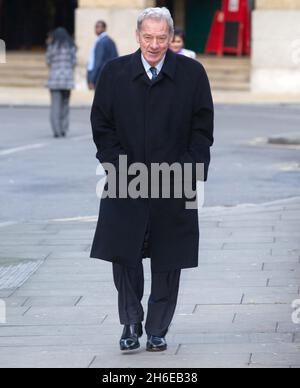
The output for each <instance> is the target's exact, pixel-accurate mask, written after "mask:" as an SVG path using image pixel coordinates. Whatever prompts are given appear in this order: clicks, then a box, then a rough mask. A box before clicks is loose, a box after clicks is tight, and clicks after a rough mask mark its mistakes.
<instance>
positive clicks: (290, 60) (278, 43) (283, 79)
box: [75, 0, 300, 93]
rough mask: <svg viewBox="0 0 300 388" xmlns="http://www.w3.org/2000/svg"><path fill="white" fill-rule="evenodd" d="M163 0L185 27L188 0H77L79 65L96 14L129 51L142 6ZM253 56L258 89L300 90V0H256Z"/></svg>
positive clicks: (123, 51) (90, 40)
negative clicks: (170, 5) (168, 0)
mask: <svg viewBox="0 0 300 388" xmlns="http://www.w3.org/2000/svg"><path fill="white" fill-rule="evenodd" d="M158 3H159V4H158ZM164 3H167V4H168V3H169V4H170V3H172V8H173V14H174V17H175V22H176V25H177V26H180V27H185V28H187V26H186V12H187V11H186V3H187V1H186V0H173V1H172V2H167V1H166V2H163V1H162V2H157V1H155V0H79V4H78V5H79V7H78V8H77V11H76V23H75V25H76V41H77V44H78V46H79V62H80V64H81V67H83V66H84V65H85V63H86V58H87V57H88V54H89V50H90V47H91V46H92V43H93V39H94V37H93V26H94V23H95V21H96V20H97V19H105V20H106V21H107V23H108V25H109V33H110V35H111V36H112V37H113V38H114V39H115V40H116V41H117V42H118V48H119V51H120V53H121V54H127V53H130V52H133V51H135V50H136V48H137V44H136V41H135V25H136V19H137V16H138V14H139V12H140V11H141V10H142V9H143V8H145V7H149V6H156V5H161V4H164ZM199 3H200V2H199ZM167 4H166V5H167ZM251 60H252V74H251V88H252V90H253V91H254V92H275V93H276V92H288V93H290V92H294V93H300V0H256V1H255V9H254V10H253V14H252V59H251ZM79 78H81V77H79Z"/></svg>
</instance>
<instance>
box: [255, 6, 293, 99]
mask: <svg viewBox="0 0 300 388" xmlns="http://www.w3.org/2000/svg"><path fill="white" fill-rule="evenodd" d="M252 28H253V31H252V39H253V41H252V76H251V88H252V91H253V92H271V93H300V0H256V10H255V11H254V13H253V26H252Z"/></svg>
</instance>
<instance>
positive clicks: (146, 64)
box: [141, 54, 166, 74]
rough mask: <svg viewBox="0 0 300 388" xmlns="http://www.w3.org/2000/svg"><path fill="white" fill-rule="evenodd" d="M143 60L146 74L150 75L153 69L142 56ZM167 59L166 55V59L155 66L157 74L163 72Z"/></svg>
mask: <svg viewBox="0 0 300 388" xmlns="http://www.w3.org/2000/svg"><path fill="white" fill-rule="evenodd" d="M141 58H142V63H143V66H144V69H145V71H146V73H148V71H149V70H150V69H151V67H153V66H151V65H150V64H149V63H148V62H147V61H146V59H145V58H144V55H143V54H141ZM165 59H166V54H165V55H164V57H163V58H162V60H161V61H160V62H159V63H158V64H157V65H156V66H155V68H156V70H157V73H158V74H159V73H160V72H161V69H162V67H163V65H164V62H165Z"/></svg>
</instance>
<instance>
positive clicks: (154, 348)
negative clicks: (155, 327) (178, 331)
mask: <svg viewBox="0 0 300 388" xmlns="http://www.w3.org/2000/svg"><path fill="white" fill-rule="evenodd" d="M167 348H168V345H167V341H166V340H165V338H163V337H155V336H153V335H150V336H148V341H147V351H148V352H164V351H165V350H167Z"/></svg>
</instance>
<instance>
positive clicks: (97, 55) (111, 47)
mask: <svg viewBox="0 0 300 388" xmlns="http://www.w3.org/2000/svg"><path fill="white" fill-rule="evenodd" d="M106 30H107V25H106V23H105V22H104V21H102V20H100V21H98V22H97V23H96V26H95V32H96V35H97V40H96V42H95V44H94V47H93V49H92V51H91V55H90V58H89V62H88V67H87V70H88V71H87V80H88V86H89V89H90V90H94V89H95V87H96V84H97V82H98V79H99V77H100V75H101V71H102V69H103V67H104V66H105V64H106V63H107V62H108V61H110V60H111V59H114V58H117V57H118V50H117V47H116V44H115V42H114V41H113V40H112V39H111V38H110V37H109V36H108V34H107V32H106Z"/></svg>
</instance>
